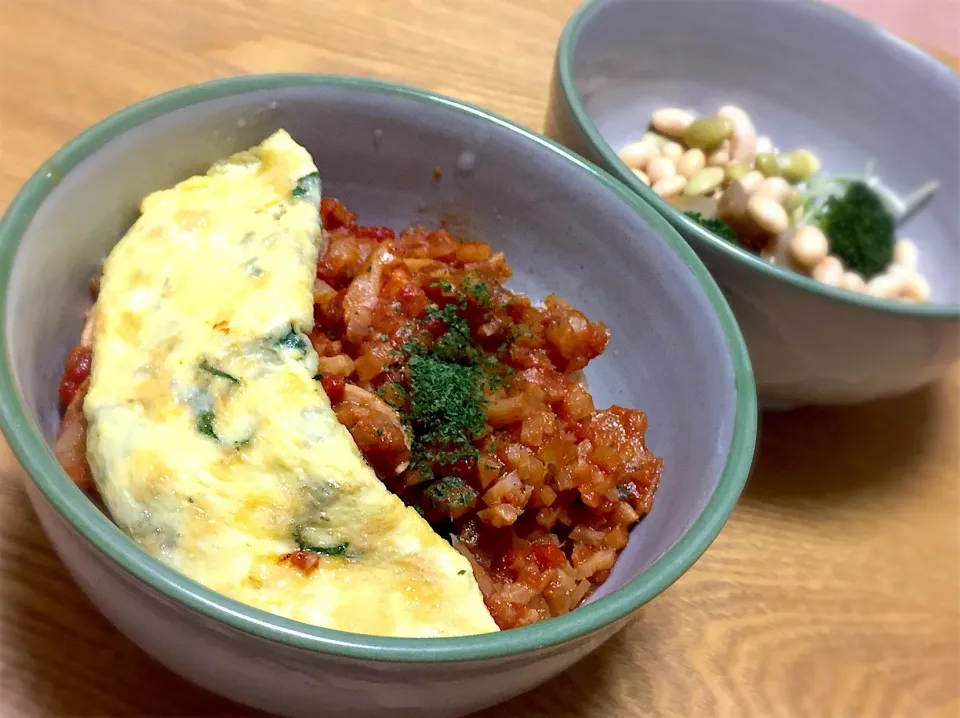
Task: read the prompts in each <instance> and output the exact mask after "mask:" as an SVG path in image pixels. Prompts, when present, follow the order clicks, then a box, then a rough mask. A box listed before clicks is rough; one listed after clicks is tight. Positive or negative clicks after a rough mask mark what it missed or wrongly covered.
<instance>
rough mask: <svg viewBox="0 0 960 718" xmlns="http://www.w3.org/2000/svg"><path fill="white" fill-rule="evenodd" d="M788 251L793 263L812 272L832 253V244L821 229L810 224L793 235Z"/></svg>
mask: <svg viewBox="0 0 960 718" xmlns="http://www.w3.org/2000/svg"><path fill="white" fill-rule="evenodd" d="M787 250H788V252H789V254H790V261H791V262H793V263H794V264H796V265H797V267H800V268H802V269H804V270H805V271H807V272H810V271H812V270H813V268H814V267H816V266H817V265H818V264H820V262H822V261H823V260H824V259H825V258H826V256H827V255H828V254H829V253H830V243H829V242H827V236H826V235H825V234H824V233H823V232H822V231H821V230H820V228H819V227H817V226H816V225H813V224H808V225H806V226H804V227H800V228H799V229H798V230H797V231H796V232H794V233H793V235H792V236H791V237H790V243H789V245H788V247H787Z"/></svg>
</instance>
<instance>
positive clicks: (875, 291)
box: [866, 272, 904, 299]
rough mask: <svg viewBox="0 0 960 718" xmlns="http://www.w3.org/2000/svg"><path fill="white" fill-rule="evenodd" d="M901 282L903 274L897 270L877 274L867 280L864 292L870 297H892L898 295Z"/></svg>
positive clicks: (901, 285)
mask: <svg viewBox="0 0 960 718" xmlns="http://www.w3.org/2000/svg"><path fill="white" fill-rule="evenodd" d="M903 284H904V282H903V276H902V275H901V274H900V273H899V272H887V273H886V274H878V275H877V276H875V277H873V279H871V280H870V281H869V282H867V287H866V292H867V294H869V295H870V296H871V297H882V298H884V299H893V298H894V297H897V296H899V295H900V289H901V288H902V287H903Z"/></svg>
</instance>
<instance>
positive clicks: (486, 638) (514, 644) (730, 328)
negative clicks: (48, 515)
mask: <svg viewBox="0 0 960 718" xmlns="http://www.w3.org/2000/svg"><path fill="white" fill-rule="evenodd" d="M290 87H336V88H346V89H349V90H355V91H358V92H370V93H378V94H386V95H390V96H399V97H403V98H406V99H409V100H412V101H415V102H418V103H422V104H424V105H430V106H441V107H443V108H445V109H448V110H454V111H457V112H459V113H461V114H463V115H467V116H469V117H471V118H473V119H474V120H479V121H483V122H493V123H495V124H497V125H499V126H500V127H502V128H506V129H507V130H510V131H511V132H514V133H516V134H517V135H520V136H521V137H523V138H525V139H526V140H527V141H529V142H531V143H533V144H536V145H539V146H540V147H541V148H544V149H546V150H548V151H550V152H553V153H554V154H555V155H557V156H560V157H562V158H564V159H565V160H566V161H567V162H569V163H570V164H572V165H575V166H576V167H577V168H579V171H580V172H582V173H583V179H584V181H596V182H599V183H601V184H603V185H604V186H606V187H607V188H609V189H610V190H611V191H613V192H615V193H616V194H618V195H619V197H620V199H621V200H622V201H623V202H624V203H625V205H626V206H628V207H630V208H632V209H633V210H634V211H635V212H636V213H637V214H639V215H641V217H643V218H644V219H645V220H646V221H647V222H648V223H649V224H651V225H652V226H653V227H654V229H656V230H657V231H658V233H659V234H660V235H661V237H662V239H663V241H664V242H665V243H666V244H667V245H668V247H670V248H672V250H673V251H674V252H675V253H676V254H677V255H678V257H679V259H680V260H681V261H682V262H684V263H685V264H686V265H687V266H688V267H689V268H690V270H691V272H692V273H693V275H694V277H695V279H696V280H697V282H698V283H699V285H700V286H701V287H702V289H703V290H704V292H705V293H706V295H707V298H708V299H709V301H710V303H711V305H712V306H713V308H714V310H715V312H716V315H717V318H718V322H719V324H720V327H721V329H722V332H723V335H724V338H725V341H726V344H727V348H728V351H729V353H730V358H731V363H732V371H733V379H734V391H735V393H736V404H735V413H734V425H733V433H732V437H731V443H730V449H729V453H728V455H727V459H726V463H725V466H724V468H723V471H722V473H721V476H720V479H719V481H718V483H717V485H716V487H715V489H714V491H713V493H712V495H711V496H710V499H709V501H708V502H707V504H706V505H705V506H704V508H703V511H702V513H701V514H700V516H698V517H697V519H696V520H695V521H694V523H693V524H692V525H691V526H690V527H689V528H688V529H687V531H686V532H685V533H684V534H683V535H682V536H681V537H680V539H679V540H678V541H677V542H676V543H675V544H674V545H673V546H672V547H671V548H670V549H669V550H667V551H666V552H665V553H664V554H662V555H661V556H660V557H659V558H658V559H657V560H656V561H655V562H654V564H653V565H652V566H651V567H650V568H649V569H647V570H646V571H644V572H643V573H642V574H640V575H639V576H637V577H636V578H634V579H633V580H632V581H630V582H629V583H627V584H626V585H625V586H623V587H622V588H621V589H618V590H617V591H614V592H613V593H612V594H610V595H609V596H605V597H604V598H602V599H599V600H598V601H596V602H595V603H592V604H589V605H587V606H582V607H580V608H578V609H577V610H576V611H573V612H571V613H569V614H567V615H565V616H560V617H557V618H553V619H550V620H549V621H543V622H541V623H537V624H534V625H532V626H526V627H523V628H515V629H511V630H508V631H502V632H498V633H491V634H483V635H477V636H465V637H454V638H431V639H423V638H393V637H379V636H368V635H364V634H355V633H348V632H344V631H337V630H332V629H326V628H320V627H317V626H313V625H309V624H305V623H300V622H297V621H293V620H290V619H285V618H281V617H279V616H275V615H273V614H270V613H267V612H265V611H261V610H259V609H256V608H253V607H251V606H247V605H245V604H242V603H240V602H238V601H234V600H233V599H230V598H227V597H226V596H223V595H221V594H218V593H216V592H214V591H212V590H210V589H208V588H206V587H205V586H202V585H201V584H199V583H197V582H195V581H193V580H191V579H189V578H187V577H186V576H183V575H182V574H180V573H178V572H177V571H175V570H174V569H172V568H170V567H168V566H166V565H164V564H162V563H161V562H160V561H159V560H157V559H155V558H154V557H152V556H150V555H149V554H147V553H146V552H145V551H143V550H142V549H140V548H139V547H138V546H137V545H136V544H135V543H134V542H133V541H132V540H130V539H129V538H128V537H127V536H126V535H125V534H123V533H122V532H121V531H120V529H119V528H117V527H116V526H115V525H114V524H113V523H112V522H111V521H110V520H109V519H108V518H107V517H106V516H104V515H103V514H102V513H101V512H100V511H99V510H98V509H97V508H96V507H95V506H94V504H93V503H92V502H91V501H90V500H89V499H88V498H87V497H86V496H85V495H84V494H83V493H82V492H81V491H80V489H79V488H77V487H76V486H75V485H74V484H73V482H71V481H70V480H69V479H68V478H67V476H66V474H65V473H64V472H63V471H62V469H61V468H60V467H59V465H58V464H57V462H56V460H55V458H54V456H53V454H52V452H51V450H50V448H49V446H48V445H47V443H46V441H45V440H44V439H43V437H42V436H41V434H40V432H39V431H37V428H36V424H35V422H34V421H33V420H32V419H31V418H30V415H29V412H28V410H27V409H26V406H25V404H24V401H23V398H22V396H21V394H20V392H19V390H18V389H17V384H16V381H15V380H14V376H13V366H12V361H11V356H10V347H9V344H8V342H7V326H6V325H7V316H6V315H7V301H8V297H7V294H8V291H9V284H10V277H11V268H12V263H13V259H14V257H15V255H16V253H17V250H18V248H19V243H20V240H21V238H22V235H23V232H24V231H25V229H26V228H27V226H28V225H29V223H30V221H31V219H32V218H33V216H34V214H35V212H36V210H37V208H38V207H39V206H40V204H41V203H42V202H43V201H44V200H45V198H46V197H47V196H48V195H49V194H50V192H51V191H52V190H53V188H54V187H55V186H56V184H57V181H58V178H60V177H63V176H65V175H66V174H67V172H69V171H70V170H71V169H73V168H74V167H75V166H76V165H77V164H79V163H80V162H82V161H83V160H84V159H86V158H87V157H88V156H89V155H91V154H92V153H94V152H95V151H96V150H98V149H99V148H101V147H102V146H104V145H105V144H107V143H108V142H110V141H112V140H113V139H114V138H115V137H117V136H119V135H121V134H122V133H124V132H126V131H128V130H131V129H133V128H135V127H137V126H139V125H141V124H143V123H145V122H148V121H150V120H153V119H156V118H157V117H160V116H162V115H166V114H168V113H171V112H174V111H176V110H180V109H183V108H185V107H188V106H191V105H194V104H197V103H202V102H205V101H208V100H214V99H220V98H224V97H229V96H235V95H242V94H247V93H252V92H257V91H261V90H279V89H284V88H290ZM0 343H2V351H0V428H2V429H3V432H4V434H5V435H6V437H7V439H8V441H9V444H10V447H11V449H12V450H13V452H14V454H15V456H16V457H17V458H18V459H19V461H20V462H21V464H22V465H23V466H24V467H25V468H26V470H27V473H28V475H29V476H30V478H31V479H32V480H33V482H34V483H35V484H36V485H37V487H38V488H39V489H40V491H41V492H42V493H43V495H44V496H45V497H46V499H47V500H48V501H49V502H50V503H51V504H52V505H53V507H54V508H55V510H56V511H57V512H58V513H59V514H60V515H61V516H62V517H63V518H64V519H65V520H66V522H67V523H68V524H70V525H71V526H72V527H73V529H74V530H75V531H76V532H78V533H79V534H80V535H81V536H82V537H83V538H84V539H85V540H86V541H88V542H90V543H91V544H92V545H93V546H94V547H95V548H96V549H98V550H99V551H100V552H102V553H103V554H105V555H106V556H107V557H108V558H109V559H110V560H111V561H112V562H113V563H114V564H116V566H117V567H119V568H120V569H122V570H123V571H124V572H125V573H127V574H128V575H131V576H134V577H136V578H137V579H139V580H140V581H142V582H143V583H145V584H146V585H147V586H149V587H151V588H152V589H154V590H155V591H156V592H157V593H159V594H160V596H163V597H166V598H168V599H172V600H173V601H174V602H175V603H178V604H181V605H183V606H185V607H186V608H188V609H192V610H193V611H196V612H199V613H200V614H202V615H204V616H205V617H207V618H210V619H213V620H214V621H217V622H219V623H223V624H225V625H227V626H229V627H232V628H234V629H237V630H239V631H242V632H243V633H246V634H250V635H253V636H256V637H260V638H263V639H267V640H270V641H273V642H276V643H279V644H283V645H285V646H288V647H294V648H299V649H306V650H311V651H317V652H321V653H326V654H333V655H337V656H341V657H345V658H354V659H365V660H376V661H396V662H428V663H433V662H441V661H470V660H482V659H492V658H501V657H507V656H514V655H518V654H522V653H527V652H532V651H536V650H538V649H544V648H548V647H551V646H556V645H558V644H560V643H564V642H567V641H571V640H575V639H577V638H580V637H583V636H585V635H587V634H589V633H591V632H593V631H596V630H598V629H600V628H602V627H603V626H606V625H608V624H611V623H613V622H614V621H617V620H619V619H622V618H625V617H627V616H629V615H630V614H631V613H633V612H634V611H635V610H636V609H638V608H639V607H640V606H642V605H643V604H644V603H646V602H647V601H649V600H650V599H652V598H653V597H654V596H656V595H657V594H659V593H660V592H662V591H663V590H665V589H666V588H667V587H668V586H669V585H670V584H672V583H673V582H674V581H676V580H677V579H678V578H679V577H680V576H681V575H682V574H683V573H684V572H685V571H686V570H687V569H688V568H689V567H690V566H691V565H692V564H693V563H694V562H695V561H696V560H697V559H698V558H699V557H700V555H701V554H702V553H703V552H704V551H705V550H706V549H707V547H708V546H709V545H710V544H711V543H712V542H713V540H714V538H715V537H716V536H717V534H718V533H719V531H720V529H721V528H722V527H723V525H724V523H725V522H726V520H727V518H728V516H729V515H730V512H731V511H732V510H733V507H734V505H735V504H736V501H737V499H738V498H739V495H740V492H741V490H742V488H743V485H744V483H745V481H746V479H747V475H748V473H749V471H750V468H751V466H752V462H753V456H754V450H755V446H756V437H757V396H756V388H755V384H754V380H753V373H752V369H751V365H750V359H749V356H748V354H747V349H746V345H745V344H744V340H743V337H742V335H741V333H740V330H739V327H738V326H737V323H736V320H735V319H734V317H733V313H732V311H731V310H730V308H729V306H728V305H727V303H726V301H725V300H724V298H723V295H722V294H721V292H720V290H719V288H718V287H717V285H716V284H715V283H714V281H713V279H712V278H711V277H710V275H709V273H708V272H707V270H706V267H704V265H703V264H702V263H701V262H700V260H699V259H697V257H696V255H695V254H694V253H693V251H692V250H691V249H690V248H689V247H688V246H687V245H686V243H684V242H683V240H682V239H681V238H680V236H679V234H677V232H676V230H674V229H673V228H672V227H671V226H670V225H669V224H668V223H667V222H666V221H665V220H664V219H663V218H662V217H661V216H660V215H659V214H658V213H656V212H655V211H653V210H652V209H651V208H649V207H648V206H647V205H646V204H645V203H644V202H643V201H642V200H641V199H640V198H639V197H638V196H637V195H635V194H634V193H633V192H631V191H630V190H629V189H627V188H626V187H624V186H623V185H622V184H620V183H618V182H617V181H616V180H615V179H613V178H612V177H611V176H609V175H607V174H605V173H604V172H603V171H602V170H600V169H599V168H597V167H595V166H593V165H591V164H589V163H588V162H586V161H585V160H584V159H582V158H580V157H579V156H577V155H575V154H573V153H572V152H570V151H568V150H566V149H565V148H563V147H561V146H560V145H558V144H556V143H554V142H552V141H551V140H549V139H547V138H545V137H543V136H541V135H539V134H537V133H535V132H533V131H531V130H528V129H526V128H524V127H521V126H520V125H518V124H515V123H513V122H512V121H510V120H507V119H505V118H503V117H500V116H498V115H496V114H494V113H491V112H489V111H487V110H483V109H481V108H478V107H476V106H473V105H470V104H468V103H465V102H461V101H459V100H454V99H452V98H448V97H445V96H442V95H439V94H436V93H433V92H430V91H426V90H419V89H415V88H411V87H406V86H402V85H397V84H393V83H387V82H382V81H377V80H371V79H363V78H354V77H347V76H337V75H315V74H273V75H253V76H243V77H233V78H226V79H219V80H214V81H211V82H206V83H201V84H196V85H189V86H186V87H182V88H179V89H175V90H172V91H170V92H167V93H164V94H161V95H158V96H156V97H153V98H150V99H147V100H144V101H142V102H139V103H137V104H134V105H132V106H130V107H128V108H126V109H123V110H120V111H119V112H117V113H116V114H113V115H111V116H109V117H108V118H106V119H104V120H102V121H100V122H99V123H97V124H96V125H94V126H92V127H91V128H89V129H87V130H85V131H84V132H82V133H81V134H79V135H77V136H76V137H74V138H73V139H72V140H71V141H70V142H68V143H67V144H66V145H65V146H64V147H63V148H62V149H60V150H59V151H57V152H56V154H54V155H53V156H52V157H51V158H50V159H48V160H47V161H46V162H44V163H43V164H42V165H41V166H40V168H39V169H38V170H37V171H36V172H35V173H34V174H33V176H32V177H31V178H30V179H29V180H28V181H27V183H26V184H25V185H24V187H23V188H22V190H21V191H20V192H19V193H18V194H17V196H16V197H15V198H14V200H13V201H12V202H11V204H10V205H9V207H8V209H7V211H6V213H5V214H4V216H3V218H2V220H0Z"/></svg>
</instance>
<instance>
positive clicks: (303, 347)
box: [273, 327, 307, 352]
mask: <svg viewBox="0 0 960 718" xmlns="http://www.w3.org/2000/svg"><path fill="white" fill-rule="evenodd" d="M273 346H274V347H275V348H277V349H295V350H296V351H300V352H305V351H307V340H306V339H304V338H303V336H302V335H301V334H300V333H299V332H297V330H296V329H294V328H293V327H290V331H288V332H287V333H286V334H284V335H283V336H281V337H280V338H279V339H277V340H276V341H275V342H274V343H273Z"/></svg>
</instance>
